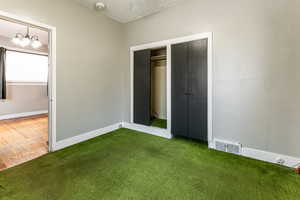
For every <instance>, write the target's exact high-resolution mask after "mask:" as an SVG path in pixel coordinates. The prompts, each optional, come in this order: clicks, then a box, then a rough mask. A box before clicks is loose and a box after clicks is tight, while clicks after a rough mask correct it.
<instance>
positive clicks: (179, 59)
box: [171, 39, 208, 142]
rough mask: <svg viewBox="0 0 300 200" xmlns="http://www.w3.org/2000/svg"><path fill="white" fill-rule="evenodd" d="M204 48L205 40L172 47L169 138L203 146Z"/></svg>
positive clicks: (205, 76)
mask: <svg viewBox="0 0 300 200" xmlns="http://www.w3.org/2000/svg"><path fill="white" fill-rule="evenodd" d="M207 47H208V40H207V39H202V40H197V41H191V42H187V43H181V44H174V45H172V46H171V58H172V62H171V63H172V72H171V74H172V75H171V77H172V97H171V101H172V127H171V130H172V134H173V135H174V136H184V137H187V138H191V139H197V140H201V141H205V142H206V141H207V92H208V90H207Z"/></svg>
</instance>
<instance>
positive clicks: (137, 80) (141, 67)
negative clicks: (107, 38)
mask: <svg viewBox="0 0 300 200" xmlns="http://www.w3.org/2000/svg"><path fill="white" fill-rule="evenodd" d="M150 58H151V51H150V50H142V51H136V52H134V123H137V124H142V125H147V126H149V125H150V120H151V119H150V118H151V113H150V106H151V101H150V95H151V66H150V64H151V61H150Z"/></svg>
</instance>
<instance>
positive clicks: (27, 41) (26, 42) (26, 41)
mask: <svg viewBox="0 0 300 200" xmlns="http://www.w3.org/2000/svg"><path fill="white" fill-rule="evenodd" d="M29 44H30V38H29V36H28V35H27V36H25V37H24V38H23V39H22V40H21V43H20V45H21V46H22V47H27V46H28V45H29Z"/></svg>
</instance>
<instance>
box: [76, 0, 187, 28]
mask: <svg viewBox="0 0 300 200" xmlns="http://www.w3.org/2000/svg"><path fill="white" fill-rule="evenodd" d="M75 1H77V2H79V3H80V4H82V5H83V6H85V7H88V8H90V9H92V10H96V9H95V4H96V3H97V2H103V3H104V4H105V5H106V8H105V9H104V10H103V11H99V12H103V13H104V14H105V15H107V16H108V17H111V18H113V19H114V20H117V21H119V22H121V23H127V22H131V21H134V20H137V19H140V18H142V17H145V16H148V15H151V14H154V13H157V12H160V11H161V10H163V9H165V8H168V7H171V6H174V5H176V3H178V2H179V1H184V0H75ZM185 1H187V0H185Z"/></svg>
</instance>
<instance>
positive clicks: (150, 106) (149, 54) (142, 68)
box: [134, 47, 167, 129]
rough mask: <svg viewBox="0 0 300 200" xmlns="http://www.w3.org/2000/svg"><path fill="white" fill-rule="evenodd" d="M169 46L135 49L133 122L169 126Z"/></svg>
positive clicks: (163, 127)
mask: <svg viewBox="0 0 300 200" xmlns="http://www.w3.org/2000/svg"><path fill="white" fill-rule="evenodd" d="M166 71H167V49H166V47H163V48H156V49H145V50H140V51H135V52H134V123H135V124H140V125H145V126H153V127H158V128H162V129H166V128H167V73H166Z"/></svg>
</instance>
